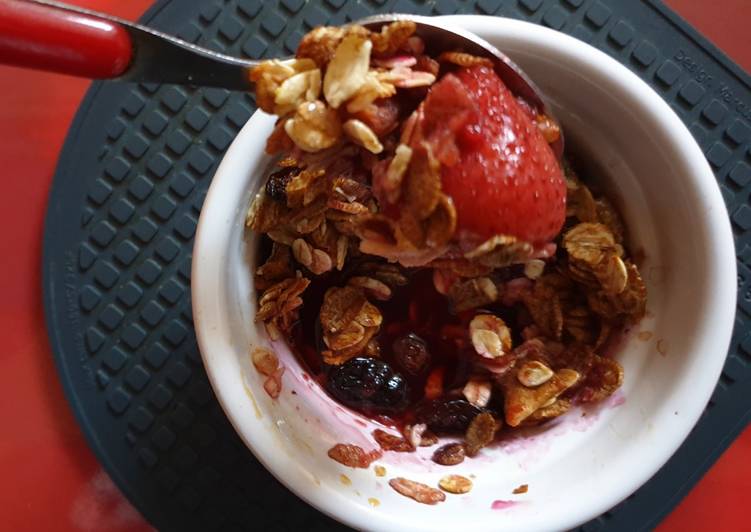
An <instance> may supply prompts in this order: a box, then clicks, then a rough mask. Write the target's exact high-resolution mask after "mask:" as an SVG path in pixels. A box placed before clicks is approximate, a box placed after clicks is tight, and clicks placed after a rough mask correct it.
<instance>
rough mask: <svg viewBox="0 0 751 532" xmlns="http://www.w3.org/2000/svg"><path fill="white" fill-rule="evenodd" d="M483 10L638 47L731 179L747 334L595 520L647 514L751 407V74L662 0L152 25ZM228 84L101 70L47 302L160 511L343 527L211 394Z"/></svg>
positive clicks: (537, 1)
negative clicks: (311, 501)
mask: <svg viewBox="0 0 751 532" xmlns="http://www.w3.org/2000/svg"><path fill="white" fill-rule="evenodd" d="M384 11H399V12H413V13H423V14H436V15H440V14H449V13H457V12H461V13H481V14H489V15H500V16H509V17H515V18H521V19H525V20H530V21H532V22H536V23H541V24H545V25H547V26H550V27H552V28H555V29H558V30H560V31H563V32H566V33H569V34H572V35H574V36H576V37H578V38H580V39H582V40H584V41H587V42H589V43H591V44H593V45H594V46H596V47H598V48H601V49H603V50H605V51H606V52H607V53H609V54H610V55H612V56H613V57H615V58H616V59H618V60H619V61H621V62H622V63H624V64H625V65H627V66H628V67H629V68H631V69H632V70H633V71H634V72H636V73H637V74H638V75H639V76H641V77H642V78H643V79H644V80H646V81H647V82H648V83H649V84H650V85H652V86H653V87H654V88H655V89H656V90H657V91H658V92H659V93H660V94H661V95H662V96H663V97H664V98H665V99H666V100H667V101H668V102H669V103H670V104H671V105H672V107H673V108H674V109H675V110H676V112H677V113H678V114H679V115H680V116H681V118H683V120H685V122H686V123H687V124H688V125H689V126H690V128H691V131H692V132H693V133H694V135H695V136H696V138H697V140H698V141H699V143H700V145H701V146H702V148H703V149H704V150H705V153H706V155H707V158H708V159H709V161H710V163H711V165H712V167H713V168H714V170H715V172H716V175H717V178H718V180H719V182H720V184H721V187H722V191H723V194H724V196H725V200H726V202H727V206H728V210H729V212H730V215H731V218H732V221H733V230H734V233H735V237H736V245H737V250H738V273H739V275H738V288H739V299H738V312H737V317H736V329H735V336H734V338H733V342H732V346H731V349H730V353H729V356H728V359H727V363H726V366H725V370H724V372H723V375H722V378H721V380H720V383H719V384H718V387H717V390H716V391H715V394H714V396H713V398H712V400H711V402H710V404H709V406H708V408H707V411H706V413H705V415H704V416H703V417H702V419H701V421H700V422H699V424H698V425H697V427H696V428H695V430H694V431H693V433H692V434H691V436H690V437H689V439H688V440H687V442H686V443H685V444H684V445H683V446H682V447H681V449H680V450H679V451H678V453H677V454H676V455H675V456H674V457H673V458H672V459H671V460H670V462H668V464H667V465H666V466H665V467H664V468H663V469H662V470H661V471H660V472H659V473H658V474H657V475H656V476H655V477H654V478H653V479H652V480H651V481H650V482H649V483H648V484H647V485H645V486H644V487H643V488H641V489H640V490H639V491H638V492H636V494H634V495H633V496H632V497H630V498H629V499H628V500H627V501H625V502H624V503H622V504H621V505H619V507H617V508H615V509H613V510H611V511H610V512H607V513H606V514H604V515H603V516H601V517H600V518H598V519H596V520H594V521H592V522H591V523H589V524H587V525H585V528H586V529H588V530H599V529H608V530H637V529H646V528H651V527H652V526H654V525H655V524H656V523H658V522H659V520H660V519H661V518H662V517H663V516H664V515H665V514H666V513H668V512H669V511H670V510H671V509H672V507H673V506H674V505H675V504H676V503H677V502H678V501H679V500H680V499H681V498H682V497H683V496H684V495H685V493H686V492H687V491H688V490H689V489H690V487H691V486H692V485H693V484H694V483H695V482H696V481H697V480H698V479H699V478H700V477H701V475H702V474H703V473H704V472H705V471H706V470H707V468H708V467H709V466H710V465H711V464H712V463H713V462H714V461H715V460H716V458H717V457H718V456H719V454H720V453H721V452H722V451H723V450H724V449H725V448H726V447H727V446H728V444H729V443H730V442H731V441H732V440H733V438H735V436H736V435H737V434H738V433H739V432H740V431H741V429H742V428H743V427H745V425H746V423H747V422H748V421H749V419H751V396H750V395H749V394H748V393H746V384H747V383H748V381H749V378H751V369H749V364H751V333H750V328H749V327H750V325H751V322H750V320H751V271H750V270H749V267H750V266H751V232H749V230H750V229H751V207H750V206H749V191H750V190H751V151H750V148H749V136H751V126H749V122H750V121H751V97H750V96H751V91H750V88H751V84H750V83H749V77H748V75H747V74H745V73H744V72H743V71H742V70H741V69H739V68H738V67H737V66H736V65H734V64H733V63H732V62H731V61H729V60H728V59H727V58H726V57H724V56H723V55H722V54H720V53H719V52H718V51H717V50H716V49H715V48H714V47H713V46H712V45H710V44H709V43H708V42H707V41H706V40H704V39H703V38H701V37H700V36H699V35H698V34H697V33H696V32H695V31H694V30H692V29H691V28H690V27H688V26H687V25H686V24H685V23H684V22H682V21H681V20H680V19H679V18H677V17H676V16H675V15H674V14H672V13H671V12H670V11H669V10H668V9H667V8H665V7H664V6H663V5H662V4H660V3H659V2H657V1H656V0H641V1H637V0H628V1H623V0H610V1H606V0H478V1H468V0H467V1H462V0H457V1H453V0H435V1H412V0H397V1H393V0H367V1H366V0H359V1H351V2H345V0H326V1H325V2H313V1H308V2H306V1H305V0H281V1H278V2H277V1H273V2H260V1H257V0H225V1H218V0H162V1H159V2H158V3H157V4H156V5H155V6H154V7H153V8H152V9H151V10H149V12H148V13H147V14H146V15H145V16H144V19H143V20H144V21H145V22H147V23H148V24H150V25H152V26H154V27H156V28H158V29H161V30H164V31H167V32H171V33H175V34H177V35H179V36H180V37H182V38H183V39H186V40H188V41H193V42H198V43H200V44H202V45H205V46H208V47H211V48H214V49H216V50H220V51H223V52H227V53H231V54H238V55H243V56H248V57H261V56H275V55H280V54H285V53H288V52H290V51H291V50H293V49H294V48H295V46H296V44H297V42H298V39H299V38H300V36H301V35H302V34H303V33H304V32H305V31H307V30H308V29H309V28H311V27H313V26H315V25H319V24H338V23H342V22H345V21H348V20H353V19H357V18H359V17H361V16H364V15H367V14H369V13H373V12H384ZM253 108H254V105H253V99H252V98H251V97H250V96H248V95H244V94H238V93H233V94H230V93H228V92H226V91H223V90H215V89H212V90H197V89H192V88H184V87H175V86H159V85H127V84H117V83H95V84H94V85H93V86H92V88H91V89H90V91H89V93H88V95H87V97H86V99H85V100H84V102H83V104H82V105H81V108H80V110H79V112H78V115H77V117H76V120H75V122H74V124H73V126H72V128H71V130H70V133H69V135H68V139H67V142H66V144H65V148H64V150H63V154H62V156H61V158H60V162H59V166H58V170H57V175H56V177H55V180H54V183H53V187H52V191H51V193H50V200H49V210H48V213H47V221H46V232H45V245H44V302H45V307H46V316H47V322H48V329H49V335H50V338H51V345H52V346H53V350H54V355H55V358H56V360H57V364H58V368H59V371H60V376H61V379H62V381H63V384H64V386H65V389H66V393H67V395H68V399H69V401H70V403H71V405H72V407H73V410H74V411H75V413H76V416H77V418H78V421H79V423H80V425H81V427H82V429H83V431H84V433H85V434H86V436H87V438H88V441H89V444H90V445H91V447H92V448H93V449H94V451H95V452H96V454H97V456H98V457H99V459H100V460H101V462H102V464H103V465H104V467H105V469H106V470H107V471H108V472H109V474H110V475H111V476H112V477H113V479H114V480H115V482H116V483H117V485H118V486H119V487H120V488H121V489H122V490H123V492H124V493H125V494H126V495H127V496H128V498H129V499H130V500H131V501H132V502H133V503H134V505H135V506H136V507H137V508H138V509H139V510H140V511H141V512H142V513H143V514H144V515H145V516H146V518H147V519H148V520H149V521H150V522H151V523H152V524H153V525H154V526H155V527H157V528H158V529H160V530H166V531H169V530H179V531H190V530H202V531H205V530H300V529H306V530H310V529H313V530H331V529H335V528H337V527H338V525H337V524H335V523H334V522H333V521H331V520H329V519H328V518H326V517H324V516H322V515H321V514H319V513H318V512H316V511H315V510H313V509H311V508H309V507H308V506H307V505H305V504H304V503H302V502H301V501H299V500H298V499H297V498H296V497H295V496H293V495H292V494H290V493H289V492H287V491H286V490H285V489H284V488H283V487H282V486H281V485H280V484H279V483H278V482H277V481H276V480H274V479H273V477H271V475H269V474H268V473H267V472H266V471H265V470H264V469H263V468H262V467H261V466H260V465H259V464H258V463H257V462H256V460H255V459H254V458H253V456H252V455H251V454H250V452H249V451H248V450H246V448H245V447H244V446H243V444H242V443H241V441H240V440H239V438H238V437H237V436H236V435H235V433H234V432H233V430H232V428H231V426H230V424H229V423H228V421H227V420H226V418H225V416H224V414H223V412H222V410H221V409H220V407H219V405H218V403H217V401H216V400H215V398H214V396H213V393H212V391H211V388H210V386H209V384H208V381H207V378H206V374H205V372H204V370H203V367H202V365H201V361H200V356H199V353H198V348H197V346H196V341H195V336H194V331H193V328H192V316H191V310H190V262H191V247H192V241H193V236H194V233H195V229H196V222H197V220H198V214H199V211H200V208H201V204H202V202H203V199H204V196H205V193H206V189H207V187H208V185H209V182H210V180H211V176H212V174H213V172H214V170H215V168H216V165H217V163H218V161H219V160H220V159H221V156H222V154H223V153H224V151H225V150H226V148H227V146H228V145H229V144H230V142H232V139H233V138H234V136H235V134H236V133H237V132H238V130H239V129H240V127H242V125H243V124H244V123H245V121H246V120H247V119H248V118H249V117H250V115H251V113H252V112H253Z"/></svg>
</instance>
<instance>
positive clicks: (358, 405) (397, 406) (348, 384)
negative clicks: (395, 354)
mask: <svg viewBox="0 0 751 532" xmlns="http://www.w3.org/2000/svg"><path fill="white" fill-rule="evenodd" d="M327 387H328V390H329V392H331V395H333V396H334V398H336V399H338V400H339V401H341V402H342V403H344V404H345V405H347V406H349V407H351V408H354V409H355V410H359V411H362V412H365V413H380V414H390V413H396V412H400V411H402V410H404V408H405V407H406V406H407V403H408V401H409V387H408V385H407V382H406V381H405V380H404V377H402V376H401V375H400V374H399V373H396V372H395V371H394V370H393V369H392V368H391V366H389V365H388V364H387V363H386V362H384V361H382V360H378V359H375V358H367V357H357V358H353V359H351V360H348V361H347V362H345V363H344V364H342V365H341V366H337V367H335V368H333V369H332V370H331V372H330V373H329V375H328V381H327Z"/></svg>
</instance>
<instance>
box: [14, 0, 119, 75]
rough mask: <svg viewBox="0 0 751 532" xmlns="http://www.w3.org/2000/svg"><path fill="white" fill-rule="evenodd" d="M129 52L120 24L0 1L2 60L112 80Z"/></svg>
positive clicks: (29, 3) (34, 5) (21, 2)
mask: <svg viewBox="0 0 751 532" xmlns="http://www.w3.org/2000/svg"><path fill="white" fill-rule="evenodd" d="M132 55H133V47H132V45H131V40H130V36H129V35H128V32H127V31H126V30H125V28H124V27H122V26H120V25H119V24H116V23H114V22H110V21H108V20H103V19H100V18H96V17H93V16H89V15H83V14H79V13H74V12H70V11H65V10H62V9H58V8H55V7H51V6H45V5H41V4H36V3H34V2H28V1H23V0H0V63H4V64H6V65H15V66H20V67H25V68H36V69H40V70H49V71H53V72H60V73H62V74H70V75H73V76H81V77H86V78H96V79H102V78H115V77H118V76H119V75H121V74H122V73H123V72H125V70H127V68H128V65H129V64H130V61H131V58H132Z"/></svg>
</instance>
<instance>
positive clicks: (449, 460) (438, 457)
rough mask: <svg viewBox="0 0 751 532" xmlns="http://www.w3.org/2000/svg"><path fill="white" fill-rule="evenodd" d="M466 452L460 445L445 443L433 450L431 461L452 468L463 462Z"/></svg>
mask: <svg viewBox="0 0 751 532" xmlns="http://www.w3.org/2000/svg"><path fill="white" fill-rule="evenodd" d="M465 455H466V452H465V450H464V444H462V443H447V444H446V445H443V446H441V447H439V448H438V449H436V450H435V452H434V453H433V461H434V462H435V463H436V464H441V465H445V466H452V465H457V464H461V463H462V462H463V461H464V457H465Z"/></svg>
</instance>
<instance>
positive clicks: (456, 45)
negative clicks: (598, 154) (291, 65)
mask: <svg viewBox="0 0 751 532" xmlns="http://www.w3.org/2000/svg"><path fill="white" fill-rule="evenodd" d="M396 20H410V21H413V22H414V23H415V24H416V25H417V35H418V36H420V37H421V38H422V39H423V40H424V41H425V43H426V45H427V46H428V47H429V50H430V51H431V53H435V54H437V53H440V52H442V51H449V50H462V51H464V52H467V53H470V54H474V55H480V56H485V57H488V58H490V59H491V60H492V61H493V63H494V65H495V70H496V73H497V74H498V75H499V77H500V78H501V79H502V80H503V82H504V83H505V84H506V86H507V87H508V88H509V90H511V92H512V93H514V94H515V95H516V96H518V97H520V98H522V99H524V100H525V101H526V102H527V103H529V104H530V105H532V106H533V107H534V108H535V109H536V110H537V112H539V113H541V114H544V115H546V116H548V117H549V118H550V119H551V120H553V121H555V118H554V116H553V114H552V112H551V110H550V108H549V106H548V105H547V103H546V101H545V98H544V96H543V94H542V91H541V90H540V89H539V88H538V87H537V86H536V85H535V84H534V82H532V80H531V79H530V78H529V77H528V76H527V75H526V74H524V72H523V71H522V70H521V68H519V66H518V65H516V63H514V62H513V61H511V59H509V58H508V57H506V55H505V54H503V53H502V52H500V51H499V50H498V49H497V48H495V47H494V46H492V45H491V44H490V43H488V42H486V41H485V40H483V39H481V38H479V37H478V36H477V35H474V34H472V33H470V32H468V31H465V30H462V29H461V28H452V29H450V30H449V29H446V28H444V27H442V26H441V25H439V24H440V23H439V22H436V21H435V20H434V19H432V18H430V17H423V16H418V15H405V14H384V15H375V16H372V17H367V18H364V19H362V20H359V21H356V22H355V24H360V25H362V26H365V27H367V28H368V29H370V30H374V31H377V30H378V29H379V28H380V27H381V26H383V25H384V24H388V23H390V22H394V21H396ZM260 62H261V61H258V60H253V59H240V58H237V57H232V56H229V55H225V54H221V53H218V52H214V51H212V50H209V49H206V48H202V47H200V46H196V45H194V44H192V43H189V42H186V41H183V40H181V39H178V38H176V37H173V36H171V35H167V34H166V33H162V32H160V31H156V30H154V29H152V28H148V27H146V26H142V25H140V24H135V23H133V22H129V21H127V20H123V19H121V18H118V17H114V16H111V15H106V14H104V13H99V12H96V11H91V10H89V9H84V8H80V7H76V6H71V5H67V4H64V3H62V2H56V1H51V0H34V1H28V0H26V1H23V0H0V63H4V64H8V65H15V66H21V67H26V68H36V69H41V70H48V71H53V72H60V73H64V74H71V75H75V76H81V77H87V78H93V79H114V80H117V81H133V82H154V83H174V84H178V85H193V86H200V87H221V88H224V89H229V90H240V91H253V90H254V86H253V83H252V82H251V81H250V76H249V73H250V70H252V69H253V68H254V67H256V66H257V65H258V64H259V63H260ZM551 147H552V148H553V151H554V152H555V153H556V155H557V156H558V157H559V158H560V156H561V155H562V153H563V134H562V133H561V135H560V136H559V139H558V140H557V141H555V142H554V143H553V144H552V145H551Z"/></svg>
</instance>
